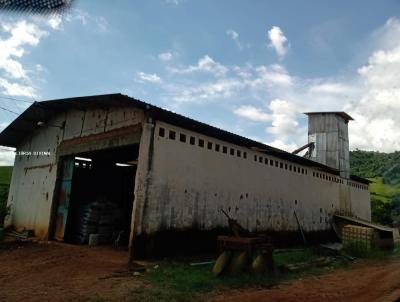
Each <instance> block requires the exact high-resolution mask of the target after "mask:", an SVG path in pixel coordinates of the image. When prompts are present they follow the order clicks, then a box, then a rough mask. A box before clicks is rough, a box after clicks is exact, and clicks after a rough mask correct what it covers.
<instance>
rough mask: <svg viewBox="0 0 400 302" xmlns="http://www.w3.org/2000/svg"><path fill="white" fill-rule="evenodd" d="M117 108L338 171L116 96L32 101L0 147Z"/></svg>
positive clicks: (2, 138)
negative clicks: (63, 115)
mask: <svg viewBox="0 0 400 302" xmlns="http://www.w3.org/2000/svg"><path fill="white" fill-rule="evenodd" d="M118 106H132V107H136V108H140V109H143V110H144V111H146V112H147V113H148V114H149V116H151V117H152V118H153V119H155V120H160V121H164V122H167V123H169V124H173V125H176V126H179V127H182V128H185V129H188V130H191V131H194V132H198V133H201V134H204V135H207V136H211V137H215V138H217V139H221V140H224V141H227V142H230V143H232V144H235V145H239V146H243V147H247V148H249V149H253V150H254V149H255V150H258V151H262V152H264V153H266V154H270V155H273V156H276V157H279V158H281V159H285V160H288V161H291V162H294V163H298V164H301V165H305V166H309V167H313V168H316V169H319V170H323V171H326V172H329V173H332V174H335V175H339V171H338V170H336V169H333V168H331V167H328V166H325V165H323V164H320V163H317V162H314V161H312V160H309V159H306V158H303V157H300V156H297V155H293V154H291V153H289V152H286V151H283V150H280V149H277V148H274V147H271V146H268V145H265V144H263V143H260V142H257V141H254V140H251V139H248V138H245V137H243V136H239V135H237V134H234V133H231V132H228V131H225V130H222V129H219V128H216V127H213V126H210V125H208V124H205V123H202V122H198V121H196V120H193V119H191V118H188V117H185V116H183V115H180V114H177V113H174V112H171V111H168V110H165V109H162V108H160V107H157V106H154V105H151V104H148V103H145V102H143V101H140V100H137V99H134V98H131V97H129V96H126V95H123V94H120V93H117V94H105V95H94V96H84V97H75V98H67V99H58V100H49V101H42V102H35V103H34V104H32V105H31V106H30V107H28V108H27V109H26V110H25V111H24V112H23V113H22V114H21V115H20V116H18V117H17V118H16V119H15V120H14V121H13V122H12V123H11V124H10V125H9V126H8V127H7V128H6V129H4V130H3V131H2V132H1V133H0V145H3V146H8V147H17V146H18V144H19V143H20V142H21V141H22V140H23V139H24V138H25V137H26V136H27V135H29V134H30V133H32V132H33V131H34V129H35V128H37V123H38V122H39V121H41V122H46V121H49V120H50V119H51V118H52V117H53V116H54V114H56V113H59V112H65V111H66V110H69V109H81V110H85V109H88V108H93V107H96V108H98V107H102V108H109V107H118ZM352 179H354V180H356V181H359V182H362V183H369V181H368V180H366V179H363V178H358V177H357V178H352Z"/></svg>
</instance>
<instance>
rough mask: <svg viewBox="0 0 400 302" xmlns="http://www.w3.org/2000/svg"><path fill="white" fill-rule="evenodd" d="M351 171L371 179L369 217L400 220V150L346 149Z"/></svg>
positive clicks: (384, 222)
mask: <svg viewBox="0 0 400 302" xmlns="http://www.w3.org/2000/svg"><path fill="white" fill-rule="evenodd" d="M350 166H351V173H352V174H354V175H357V176H360V177H364V178H368V179H369V180H371V181H372V183H371V185H370V190H371V209H372V220H373V221H375V222H377V223H382V224H389V225H390V224H400V152H399V151H396V152H393V153H380V152H371V151H360V150H357V151H352V152H350Z"/></svg>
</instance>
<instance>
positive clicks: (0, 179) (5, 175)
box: [0, 167, 13, 184]
mask: <svg viewBox="0 0 400 302" xmlns="http://www.w3.org/2000/svg"><path fill="white" fill-rule="evenodd" d="M12 169H13V167H0V184H10V182H11V173H12Z"/></svg>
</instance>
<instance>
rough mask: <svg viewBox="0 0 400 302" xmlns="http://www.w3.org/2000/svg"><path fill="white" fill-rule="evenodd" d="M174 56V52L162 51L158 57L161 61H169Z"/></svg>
mask: <svg viewBox="0 0 400 302" xmlns="http://www.w3.org/2000/svg"><path fill="white" fill-rule="evenodd" d="M173 56H174V55H173V54H172V52H169V51H167V52H162V53H160V54H159V55H158V58H159V59H160V60H161V61H164V62H168V61H171V60H172V58H173Z"/></svg>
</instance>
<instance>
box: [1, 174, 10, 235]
mask: <svg viewBox="0 0 400 302" xmlns="http://www.w3.org/2000/svg"><path fill="white" fill-rule="evenodd" d="M12 168H13V167H0V227H2V225H3V220H4V217H5V216H6V215H7V213H8V209H7V197H8V187H9V185H10V181H11V174H12Z"/></svg>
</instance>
